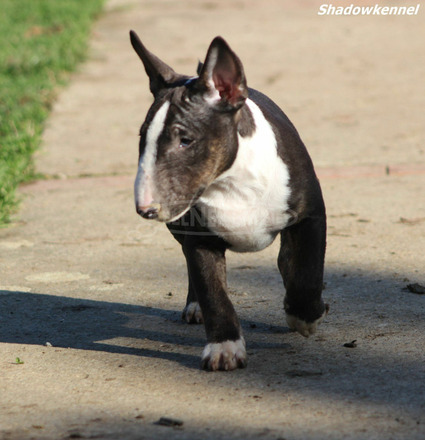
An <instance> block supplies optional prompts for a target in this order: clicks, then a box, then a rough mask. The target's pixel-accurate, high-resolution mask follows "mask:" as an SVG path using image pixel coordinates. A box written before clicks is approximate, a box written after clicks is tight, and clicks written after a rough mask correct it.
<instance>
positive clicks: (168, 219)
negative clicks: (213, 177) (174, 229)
mask: <svg viewBox="0 0 425 440" xmlns="http://www.w3.org/2000/svg"><path fill="white" fill-rule="evenodd" d="M205 188H206V186H202V187H201V188H199V189H198V191H197V192H196V193H195V194H194V196H193V197H192V198H191V199H190V200H189V201H188V202H187V204H182V203H179V207H181V206H182V205H183V206H185V207H184V208H183V209H181V208H180V209H179V211H178V214H174V215H172V213H171V212H170V210H169V211H168V212H166V210H165V209H160V210H159V213H158V217H157V220H158V221H161V222H165V223H172V222H175V221H177V220H179V219H180V218H181V217H183V216H184V215H185V214H186V213H187V212H188V211H189V210H190V209H191V208H192V207H193V206H195V205H196V202H197V201H198V200H199V198H200V197H201V196H202V194H203V193H204V191H205Z"/></svg>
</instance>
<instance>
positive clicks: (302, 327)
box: [278, 215, 329, 337]
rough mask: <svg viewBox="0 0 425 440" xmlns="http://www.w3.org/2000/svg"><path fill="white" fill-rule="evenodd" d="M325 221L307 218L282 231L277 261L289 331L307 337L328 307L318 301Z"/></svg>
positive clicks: (323, 252)
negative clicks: (294, 331) (284, 292)
mask: <svg viewBox="0 0 425 440" xmlns="http://www.w3.org/2000/svg"><path fill="white" fill-rule="evenodd" d="M325 247H326V218H325V216H324V215H322V216H317V217H314V218H307V219H305V220H303V221H301V222H300V223H298V224H295V225H293V226H290V227H288V228H286V229H284V230H283V231H282V242H281V248H280V253H279V258H278V266H279V270H280V272H281V274H282V278H283V283H284V285H285V288H286V296H285V300H284V307H285V312H286V320H287V322H288V325H289V327H290V328H291V329H293V330H296V331H298V332H299V333H301V334H302V335H303V336H306V337H308V336H310V335H311V334H313V333H314V332H315V331H316V328H317V325H318V324H319V323H320V322H321V321H322V320H323V318H324V317H325V315H326V314H327V312H328V309H329V306H328V305H327V304H325V303H324V302H323V300H322V289H323V268H324V259H325Z"/></svg>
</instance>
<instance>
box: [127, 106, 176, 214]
mask: <svg viewBox="0 0 425 440" xmlns="http://www.w3.org/2000/svg"><path fill="white" fill-rule="evenodd" d="M169 107H170V102H169V101H166V102H164V104H162V106H161V107H160V108H159V110H158V111H157V112H156V114H155V116H154V117H153V119H152V121H151V123H150V125H149V128H148V131H147V133H146V145H145V151H144V153H143V155H142V156H141V157H140V162H139V169H138V171H137V176H136V181H135V182H134V198H135V202H136V206H140V207H142V206H149V205H150V204H151V203H152V202H153V201H154V199H155V194H154V185H153V178H154V173H155V162H156V156H157V150H158V139H159V136H160V135H161V133H162V131H163V130H164V125H165V119H166V117H167V112H168V109H169Z"/></svg>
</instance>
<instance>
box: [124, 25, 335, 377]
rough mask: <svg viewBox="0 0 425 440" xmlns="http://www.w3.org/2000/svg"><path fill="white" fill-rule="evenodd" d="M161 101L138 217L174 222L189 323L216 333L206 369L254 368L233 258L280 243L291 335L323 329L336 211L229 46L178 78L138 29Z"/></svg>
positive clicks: (152, 116) (217, 43)
mask: <svg viewBox="0 0 425 440" xmlns="http://www.w3.org/2000/svg"><path fill="white" fill-rule="evenodd" d="M130 37H131V43H132V45H133V48H134V49H135V51H136V53H137V54H138V55H139V57H140V59H141V60H142V62H143V65H144V68H145V70H146V73H147V75H148V77H149V81H150V90H151V92H152V94H153V96H154V102H153V104H152V106H151V107H150V109H149V111H148V113H147V116H146V119H145V121H144V123H143V125H142V127H141V129H140V146H139V166H138V173H137V177H136V181H135V203H136V210H137V212H138V214H140V215H141V216H142V217H143V218H145V219H156V220H158V221H160V222H164V223H165V224H166V225H167V227H168V229H169V230H170V231H171V233H172V234H173V236H174V237H175V239H176V240H177V241H178V242H179V243H180V244H181V246H182V249H183V254H184V256H185V257H186V262H187V269H188V279H189V289H188V295H187V302H186V307H185V308H184V310H183V319H184V320H186V321H187V322H188V323H201V322H203V323H204V325H205V330H206V335H207V345H206V346H205V349H204V351H203V354H202V361H201V367H202V368H204V369H207V370H234V369H236V368H243V367H245V366H246V365H247V355H246V350H245V340H244V338H243V335H242V331H241V326H240V323H239V319H238V317H237V315H236V312H235V309H234V308H233V305H232V303H231V301H230V299H229V296H228V291H227V290H228V289H227V282H226V260H225V252H226V250H227V249H230V250H232V251H235V252H255V251H260V250H262V249H264V248H265V247H267V246H269V245H270V244H271V243H272V242H273V241H274V239H275V238H276V237H277V235H280V237H281V246H280V251H279V256H278V259H277V261H278V267H279V270H280V273H281V275H282V278H283V283H284V287H285V290H286V293H285V298H284V309H285V312H286V320H287V323H288V325H289V327H290V328H291V329H293V330H296V331H298V332H299V333H301V334H302V335H303V336H306V337H307V336H309V335H311V334H313V333H314V332H315V331H316V328H317V325H318V324H319V323H320V322H321V321H322V319H323V318H324V316H325V315H326V313H327V311H328V306H327V305H326V304H324V302H323V300H322V297H321V295H322V286H323V269H324V258H325V247H326V212H325V205H324V202H323V197H322V192H321V189H320V185H319V181H318V179H317V177H316V174H315V171H314V168H313V164H312V161H311V159H310V157H309V155H308V152H307V150H306V148H305V146H304V144H303V142H302V140H301V138H300V136H299V134H298V132H297V130H296V129H295V127H294V126H293V124H292V123H291V122H290V120H289V119H288V117H287V116H286V115H285V114H284V113H283V111H282V110H281V109H280V108H279V107H278V106H277V105H276V104H275V103H274V102H273V101H271V100H270V99H269V98H268V97H267V96H265V95H263V94H262V93H260V92H258V91H256V90H253V89H251V88H248V87H247V82H246V78H245V73H244V69H243V66H242V63H241V61H240V59H239V58H238V56H237V55H236V54H235V53H234V52H233V51H232V50H231V49H230V47H229V46H228V44H227V43H226V41H225V40H223V38H221V37H217V38H215V39H214V40H213V42H212V43H211V45H210V47H209V49H208V52H207V55H206V59H205V62H204V63H203V64H200V65H199V67H198V76H196V77H190V76H186V75H180V74H177V73H176V72H175V71H174V70H173V69H172V68H171V67H169V66H168V65H167V64H165V63H164V62H163V61H161V60H160V59H159V58H158V57H156V56H155V55H153V54H152V53H151V52H149V51H148V50H147V49H146V48H145V46H144V45H143V44H142V42H141V41H140V39H139V38H138V36H137V35H136V33H135V32H134V31H131V32H130Z"/></svg>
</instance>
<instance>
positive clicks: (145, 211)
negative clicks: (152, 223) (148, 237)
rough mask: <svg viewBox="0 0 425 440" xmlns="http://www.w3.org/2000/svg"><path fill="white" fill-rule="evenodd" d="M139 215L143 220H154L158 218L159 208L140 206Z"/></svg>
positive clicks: (138, 208)
mask: <svg viewBox="0 0 425 440" xmlns="http://www.w3.org/2000/svg"><path fill="white" fill-rule="evenodd" d="M137 213H138V214H139V215H141V216H142V217H143V218H146V219H149V220H153V219H156V218H157V217H158V208H157V207H155V206H138V207H137Z"/></svg>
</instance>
